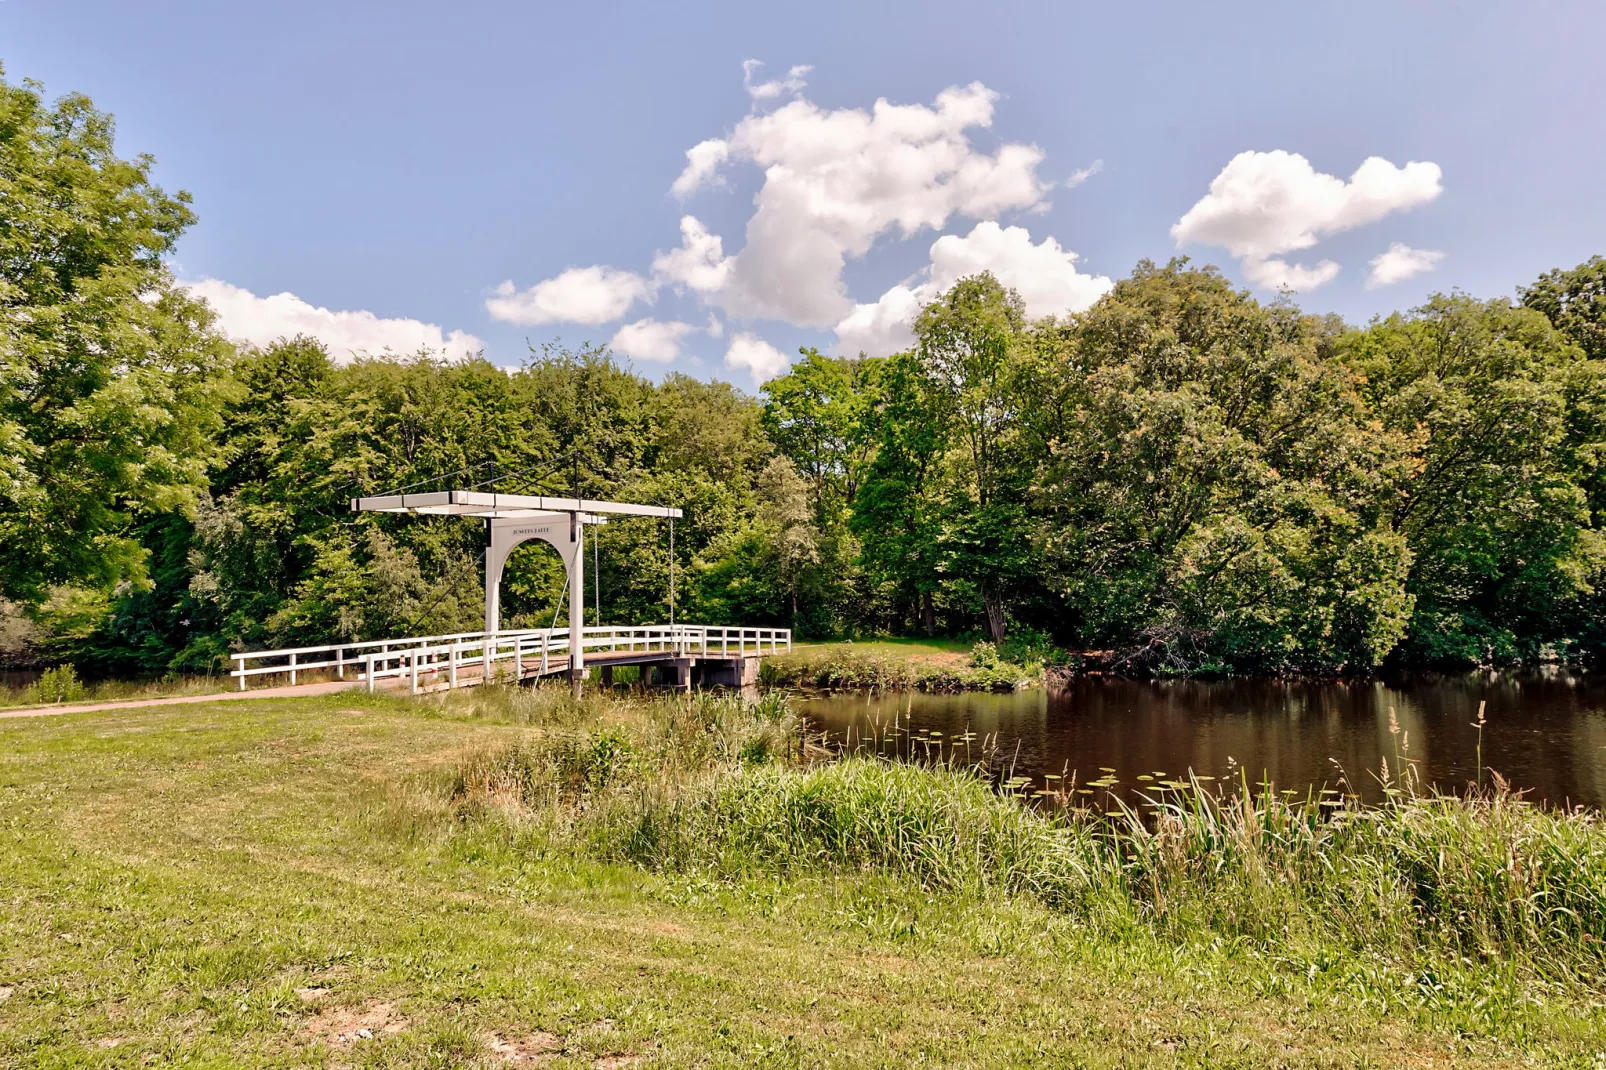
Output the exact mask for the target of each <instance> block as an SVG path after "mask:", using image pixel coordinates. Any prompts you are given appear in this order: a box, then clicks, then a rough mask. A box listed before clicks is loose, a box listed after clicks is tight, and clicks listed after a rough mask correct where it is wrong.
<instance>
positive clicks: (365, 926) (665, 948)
mask: <svg viewBox="0 0 1606 1070" xmlns="http://www.w3.org/2000/svg"><path fill="white" fill-rule="evenodd" d="M529 731H531V730H530V729H529V728H527V727H524V726H520V725H515V724H508V723H496V722H492V721H487V720H482V719H475V718H473V717H470V716H467V715H466V714H462V713H454V712H453V711H452V709H451V708H450V707H446V706H442V705H440V704H436V703H429V702H412V701H408V700H404V699H393V698H384V697H379V698H370V697H367V696H355V695H336V696H329V697H327V698H323V699H301V700H282V699H281V700H270V701H261V702H251V701H240V702H231V703H216V704H205V705H191V706H182V707H174V708H166V709H163V708H147V709H131V710H120V711H108V712H104V713H92V714H77V715H67V716H62V717H49V718H36V719H18V720H7V721H0V1065H3V1066H5V1067H14V1066H15V1067H23V1066H30V1067H31V1066H41V1067H54V1066H75V1067H76V1066H152V1065H155V1066H165V1065H185V1066H219V1067H222V1066H231V1067H232V1066H304V1065H311V1066H325V1065H327V1066H426V1067H450V1066H488V1067H494V1066H505V1065H530V1066H534V1065H539V1066H548V1067H570V1066H573V1067H620V1066H629V1065H641V1066H665V1067H680V1066H685V1067H692V1066H696V1067H737V1066H741V1067H752V1066H774V1067H791V1066H842V1067H880V1066H885V1067H893V1066H897V1067H902V1066H909V1065H916V1064H924V1065H953V1066H1030V1067H1044V1066H1089V1067H1122V1066H1147V1065H1155V1066H1170V1065H1189V1066H1216V1067H1226V1066H1268V1067H1269V1066H1323V1067H1328V1066H1331V1067H1359V1066H1420V1067H1426V1066H1450V1065H1455V1066H1505V1065H1512V1066H1516V1065H1556V1064H1559V1063H1566V1064H1569V1065H1576V1066H1580V1067H1593V1066H1597V1065H1602V1064H1601V1063H1598V1062H1597V1061H1596V1060H1597V1058H1598V1056H1597V1055H1596V1054H1595V1050H1596V1048H1597V1047H1599V1046H1601V1044H1602V1027H1601V1022H1602V1014H1601V1011H1600V1008H1599V1006H1598V1005H1596V1006H1595V1007H1593V1008H1589V1007H1573V1008H1560V1009H1556V1010H1554V1011H1552V1010H1549V1009H1546V1008H1540V1007H1535V1008H1532V1009H1531V1010H1530V1011H1527V1012H1524V1013H1523V1014H1520V1015H1517V1016H1515V1017H1514V1018H1512V1017H1510V1016H1508V1017H1507V1018H1506V1019H1505V1021H1506V1024H1505V1025H1503V1026H1502V1027H1501V1028H1500V1030H1498V1035H1494V1034H1492V1033H1488V1032H1480V1031H1479V1030H1477V1029H1468V1028H1467V1027H1466V1026H1465V1024H1464V1021H1463V1018H1462V1017H1461V1016H1458V1015H1454V1014H1445V1015H1439V1014H1437V1013H1436V1012H1435V1011H1434V1010H1433V1009H1432V1006H1431V1003H1428V1004H1423V1005H1421V1006H1417V1007H1415V1008H1413V1007H1410V1006H1404V1005H1399V1004H1396V1005H1392V1006H1385V1005H1384V1004H1385V1002H1386V1001H1381V1000H1377V1001H1374V1000H1368V999H1361V998H1357V997H1356V996H1355V995H1354V993H1353V992H1352V991H1349V990H1344V991H1338V990H1328V989H1325V988H1323V987H1322V984H1321V982H1320V980H1319V979H1310V980H1307V972H1306V970H1305V969H1304V967H1303V966H1302V965H1301V964H1290V965H1289V966H1288V968H1287V969H1275V970H1268V968H1267V966H1266V964H1265V960H1264V959H1262V958H1251V957H1249V956H1246V955H1245V954H1244V953H1243V952H1242V951H1241V949H1238V948H1235V947H1233V946H1231V945H1230V944H1226V945H1224V944H1223V943H1222V942H1221V941H1219V940H1210V939H1208V938H1201V940H1200V941H1199V943H1198V944H1197V945H1196V946H1189V945H1187V944H1186V943H1182V944H1178V943H1175V942H1161V941H1159V940H1158V939H1157V938H1156V937H1154V936H1153V935H1152V934H1148V933H1146V932H1144V931H1135V932H1134V931H1128V932H1123V933H1111V932H1101V931H1097V930H1095V929H1092V928H1089V927H1087V926H1086V925H1083V924H1081V923H1078V922H1076V921H1075V920H1073V919H1070V918H1067V917H1064V916H1059V915H1053V914H1050V913H1048V912H1046V911H1043V910H1041V909H1039V908H1037V907H1034V906H1032V905H1031V904H1029V903H1014V904H1010V903H998V904H988V905H984V906H982V907H980V908H978V906H977V904H975V903H974V902H972V903H968V904H967V903H963V902H960V901H957V900H948V899H944V898H943V897H941V896H935V897H934V896H930V895H926V894H923V893H920V892H917V891H913V890H911V889H908V888H905V887H902V886H900V885H898V884H896V883H894V882H892V881H890V880H889V879H887V878H884V877H876V876H873V875H864V876H852V875H849V876H842V877H836V878H809V879H794V880H790V881H785V882H779V881H745V882H728V883H720V882H714V881H711V880H707V879H696V878H690V877H662V876H655V875H652V874H648V873H646V872H643V871H641V870H639V869H636V868H632V867H629V866H624V865H613V864H601V863H597V862H593V861H590V860H588V859H587V857H586V856H585V855H584V853H583V852H581V851H578V850H572V851H571V850H558V849H552V850H546V851H541V850H531V849H528V847H526V848H524V849H521V850H516V849H514V847H513V846H512V844H514V843H516V842H520V841H517V840H515V839H513V838H510V837H508V836H506V835H502V834H499V833H498V832H497V831H496V826H495V825H494V823H481V824H475V823H473V822H466V823H464V822H458V823H453V822H451V821H445V822H442V821H439V820H431V819H429V818H428V817H427V815H424V816H421V810H420V807H419V805H418V803H417V801H416V800H417V798H418V797H419V796H420V793H421V792H422V793H425V794H427V792H428V791H429V790H432V789H430V788H429V785H430V784H432V783H437V782H439V781H440V779H441V777H442V774H443V772H444V771H447V770H450V769H452V768H454V767H455V764H456V763H457V762H458V761H460V760H461V759H462V758H463V757H464V756H465V755H468V754H471V753H475V752H479V751H483V750H484V749H485V748H487V747H491V746H495V745H497V744H499V743H506V742H509V741H512V740H514V739H516V738H518V737H519V736H520V734H522V733H528V732H529ZM1311 973H1314V968H1312V970H1311Z"/></svg>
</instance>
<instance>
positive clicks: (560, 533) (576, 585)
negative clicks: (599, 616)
mask: <svg viewBox="0 0 1606 1070" xmlns="http://www.w3.org/2000/svg"><path fill="white" fill-rule="evenodd" d="M588 522H589V523H602V521H601V520H600V519H598V518H596V517H588V516H586V514H584V513H578V512H572V513H550V514H547V515H544V516H522V517H502V518H498V519H494V520H491V521H490V525H491V545H490V547H489V548H487V549H486V551H485V630H486V631H487V632H489V633H495V632H498V631H500V630H501V629H502V569H503V567H504V566H505V565H506V564H507V558H508V555H509V554H511V553H512V552H513V548H514V547H515V546H518V545H519V544H520V543H523V542H528V541H529V540H531V539H540V540H541V541H543V542H546V543H549V544H551V546H552V548H553V549H555V550H557V552H558V556H559V557H561V558H562V559H563V567H564V571H565V572H566V573H567V575H568V588H569V684H570V687H571V689H572V690H573V693H574V697H575V698H579V697H580V681H581V680H582V679H583V674H584V671H585V650H584V648H583V647H582V645H581V640H582V638H583V637H584V634H585V604H586V600H585V590H586V584H585V562H586V555H585V526H586V524H587V523H588Z"/></svg>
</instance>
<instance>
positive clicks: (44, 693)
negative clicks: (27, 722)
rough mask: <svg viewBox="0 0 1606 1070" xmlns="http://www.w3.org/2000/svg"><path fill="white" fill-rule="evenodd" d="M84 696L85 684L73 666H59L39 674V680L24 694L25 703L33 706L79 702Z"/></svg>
mask: <svg viewBox="0 0 1606 1070" xmlns="http://www.w3.org/2000/svg"><path fill="white" fill-rule="evenodd" d="M84 694H85V690H84V684H83V681H81V680H79V679H78V670H76V669H74V668H73V667H72V666H71V665H59V666H57V667H56V668H54V669H46V670H45V671H44V672H42V673H40V674H39V679H38V680H36V681H34V683H33V684H32V685H31V686H30V687H29V688H28V689H27V690H26V691H24V692H23V703H24V704H25V705H30V706H32V705H48V704H53V703H61V702H78V701H80V700H81V699H83V697H84Z"/></svg>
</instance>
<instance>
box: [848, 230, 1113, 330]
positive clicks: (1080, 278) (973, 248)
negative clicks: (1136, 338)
mask: <svg viewBox="0 0 1606 1070" xmlns="http://www.w3.org/2000/svg"><path fill="white" fill-rule="evenodd" d="M1076 260H1077V256H1076V254H1075V253H1074V252H1072V251H1070V250H1069V249H1064V248H1062V247H1061V246H1060V243H1059V242H1058V241H1057V240H1055V239H1054V238H1053V237H1045V238H1044V239H1043V240H1042V241H1041V242H1038V243H1037V244H1035V245H1034V244H1033V243H1032V236H1031V234H1030V233H1029V232H1028V231H1027V230H1026V228H1025V227H1001V226H999V225H998V224H997V223H994V222H992V221H990V220H989V221H984V222H981V223H977V224H976V226H975V227H974V228H972V229H971V232H970V233H969V234H967V235H965V236H964V237H960V236H958V235H956V234H945V235H943V236H942V237H941V238H938V239H937V240H936V241H935V242H933V243H932V245H931V265H930V266H929V267H928V268H927V269H926V270H925V272H924V273H923V278H922V279H920V280H919V281H914V280H911V281H908V282H904V283H901V284H899V285H897V286H894V287H892V289H890V290H888V291H887V292H886V293H884V294H882V295H881V297H880V299H879V300H877V301H875V302H874V303H872V304H861V305H858V306H856V307H855V308H854V310H853V311H852V312H851V313H850V314H848V315H847V316H846V317H844V318H843V319H842V321H841V322H840V323H838V324H837V327H836V332H837V349H838V350H839V351H841V352H846V353H857V352H860V351H863V352H865V353H870V354H874V355H884V354H887V353H894V352H897V351H899V350H902V349H907V348H908V347H909V345H910V344H911V343H912V342H913V341H914V333H913V330H912V326H913V324H914V319H915V316H916V315H918V314H919V311H920V307H921V306H922V305H924V304H927V303H929V302H931V301H933V300H935V299H936V298H937V297H938V296H939V295H940V294H941V293H942V292H943V291H945V290H947V289H948V288H949V287H951V286H952V285H953V284H954V283H956V282H958V281H959V280H960V279H962V278H965V277H966V276H969V275H979V274H981V273H982V272H983V271H990V272H992V273H993V275H994V277H996V278H997V279H998V281H999V282H1001V283H1003V284H1004V285H1005V286H1008V287H1011V288H1012V289H1014V290H1016V291H1017V292H1018V293H1019V294H1020V296H1021V300H1022V301H1023V302H1024V303H1025V305H1026V314H1027V315H1028V316H1030V317H1032V318H1033V319H1040V318H1042V317H1044V316H1059V315H1064V314H1066V313H1068V312H1081V311H1082V310H1084V309H1086V308H1087V307H1088V306H1090V305H1091V304H1093V302H1095V301H1097V300H1098V299H1099V298H1100V297H1102V296H1104V295H1105V294H1106V293H1109V291H1110V288H1111V286H1112V285H1114V284H1113V283H1112V282H1111V281H1110V280H1109V279H1108V278H1107V277H1106V276H1103V275H1089V274H1084V273H1083V272H1082V271H1080V270H1078V269H1077V266H1076Z"/></svg>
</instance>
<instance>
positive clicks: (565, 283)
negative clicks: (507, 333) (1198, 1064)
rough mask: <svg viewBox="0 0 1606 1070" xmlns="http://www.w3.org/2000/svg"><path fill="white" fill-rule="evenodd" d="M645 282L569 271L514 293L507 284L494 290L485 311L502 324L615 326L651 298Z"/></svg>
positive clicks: (608, 272) (610, 272)
mask: <svg viewBox="0 0 1606 1070" xmlns="http://www.w3.org/2000/svg"><path fill="white" fill-rule="evenodd" d="M651 296H652V290H651V287H650V286H649V285H648V283H647V280H646V279H643V278H642V277H641V276H640V275H637V274H636V273H635V272H633V271H621V270H619V269H618V268H611V267H572V268H569V269H568V270H567V271H564V272H562V273H561V274H559V275H556V276H554V277H553V278H550V279H546V280H544V281H542V282H538V283H536V284H535V285H534V286H531V287H530V288H529V289H527V290H522V291H521V290H517V289H516V288H515V287H514V285H513V283H512V281H511V280H509V281H506V282H504V283H502V284H501V285H500V286H498V287H497V288H496V296H495V297H491V298H488V299H487V300H486V302H485V308H486V310H487V311H489V312H490V314H491V316H492V317H493V318H495V319H499V320H501V321H503V322H504V323H515V324H518V325H520V326H524V327H528V326H533V325H535V324H538V323H584V324H589V325H593V326H594V325H596V324H599V323H607V322H608V321H609V320H616V319H618V318H619V317H620V316H623V315H624V314H625V313H626V312H628V311H629V310H630V306H631V305H633V304H635V303H636V301H637V300H639V299H642V298H649V299H650V298H651Z"/></svg>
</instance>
